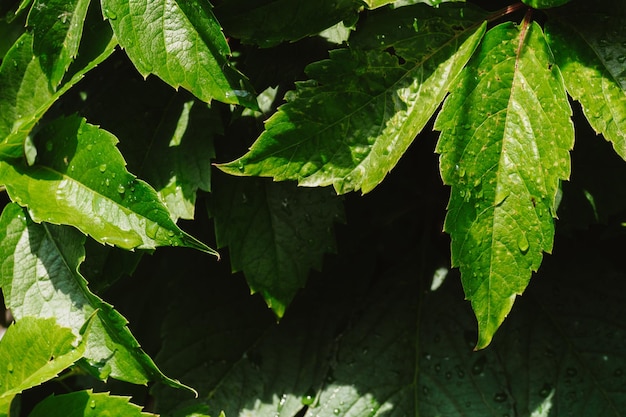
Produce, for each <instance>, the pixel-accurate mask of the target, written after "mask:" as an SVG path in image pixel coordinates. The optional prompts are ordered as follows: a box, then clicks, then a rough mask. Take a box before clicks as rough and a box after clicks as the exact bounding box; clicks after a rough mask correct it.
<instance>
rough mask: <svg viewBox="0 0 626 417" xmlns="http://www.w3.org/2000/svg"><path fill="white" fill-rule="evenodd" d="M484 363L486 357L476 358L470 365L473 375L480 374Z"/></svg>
mask: <svg viewBox="0 0 626 417" xmlns="http://www.w3.org/2000/svg"><path fill="white" fill-rule="evenodd" d="M486 363H487V357H485V356H481V357H480V358H478V359H477V360H476V362H474V365H472V374H474V375H480V374H482V373H483V370H484V369H485V364H486Z"/></svg>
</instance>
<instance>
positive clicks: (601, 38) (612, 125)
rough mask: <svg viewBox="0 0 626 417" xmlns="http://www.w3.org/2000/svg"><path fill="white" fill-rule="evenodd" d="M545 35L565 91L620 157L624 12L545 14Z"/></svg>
mask: <svg viewBox="0 0 626 417" xmlns="http://www.w3.org/2000/svg"><path fill="white" fill-rule="evenodd" d="M546 37H547V39H548V41H549V43H550V48H551V49H552V50H553V52H554V56H555V59H556V63H557V64H558V66H559V68H560V69H561V72H562V73H563V79H564V80H565V85H566V87H567V92H568V93H569V94H570V95H571V96H572V97H573V98H574V99H575V100H578V101H580V103H581V104H582V107H583V111H584V113H585V116H586V117H587V120H588V121H589V123H590V124H591V126H592V127H593V129H594V130H595V131H596V132H597V133H601V134H602V135H603V136H604V137H605V138H606V139H607V140H609V141H610V142H611V143H612V144H613V147H614V149H615V152H617V153H618V154H619V155H620V156H621V157H622V158H624V159H626V92H625V90H626V67H625V65H624V63H625V62H626V46H625V45H624V39H625V38H626V18H624V17H619V16H614V15H608V14H592V15H590V14H589V13H586V14H584V15H574V16H569V17H567V18H565V19H560V20H550V21H549V22H548V24H547V25H546Z"/></svg>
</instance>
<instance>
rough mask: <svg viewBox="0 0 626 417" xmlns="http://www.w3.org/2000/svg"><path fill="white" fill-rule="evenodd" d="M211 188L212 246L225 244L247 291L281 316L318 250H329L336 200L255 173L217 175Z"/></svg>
mask: <svg viewBox="0 0 626 417" xmlns="http://www.w3.org/2000/svg"><path fill="white" fill-rule="evenodd" d="M214 188H215V189H214V190H213V194H212V200H211V201H212V203H211V215H212V216H213V217H214V219H215V234H216V237H217V244H218V247H220V248H221V247H225V246H228V248H229V252H230V257H231V263H232V268H233V271H243V273H244V275H245V276H246V280H247V281H248V284H249V285H250V289H251V291H252V292H259V293H260V294H261V295H262V296H263V298H265V301H266V302H267V305H268V306H269V307H271V308H272V310H273V311H274V312H275V313H276V315H277V316H278V317H282V316H283V314H284V312H285V309H286V308H287V306H288V305H289V303H290V302H291V300H292V299H293V297H294V296H295V294H296V292H297V291H298V290H299V289H300V288H302V287H304V284H305V283H306V279H307V277H308V275H309V272H310V269H311V268H314V269H317V270H319V269H321V266H322V260H323V257H324V253H327V252H334V251H335V238H334V235H333V223H334V222H336V221H342V219H343V206H342V203H341V200H340V199H339V198H337V196H336V195H334V193H332V192H331V191H329V190H324V189H306V188H298V187H296V186H295V184H290V183H284V184H283V183H274V182H271V181H268V180H265V179H259V178H232V177H226V176H224V175H221V176H220V177H219V182H216V183H215V184H214Z"/></svg>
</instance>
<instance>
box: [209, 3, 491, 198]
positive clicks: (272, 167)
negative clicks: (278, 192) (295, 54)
mask: <svg viewBox="0 0 626 417" xmlns="http://www.w3.org/2000/svg"><path fill="white" fill-rule="evenodd" d="M482 17H483V16H482V14H481V13H477V12H476V11H475V10H474V9H471V8H464V7H458V6H450V7H444V5H442V6H441V7H440V8H438V9H432V8H430V7H429V6H426V5H423V4H422V5H416V6H412V7H406V8H401V9H396V10H393V11H389V12H387V13H384V14H381V15H379V16H378V17H377V18H375V17H372V18H371V19H368V21H367V22H366V24H365V25H364V26H363V28H362V29H361V31H360V32H359V33H361V35H360V36H358V37H356V38H355V39H353V40H351V42H350V43H351V45H352V46H353V48H352V49H339V50H334V51H331V55H330V59H329V60H325V61H320V62H317V63H315V64H312V65H311V66H309V68H308V69H307V71H308V73H309V75H310V76H311V78H313V80H314V81H313V80H311V81H309V82H306V83H299V84H298V86H297V90H296V91H295V92H292V93H291V94H289V95H288V96H287V99H288V103H287V104H285V105H283V106H281V107H280V109H279V111H278V112H277V113H276V114H274V115H273V116H272V117H271V118H270V119H269V120H268V121H267V124H266V130H265V132H264V133H263V134H262V135H261V136H260V137H259V138H258V139H257V141H256V142H255V143H254V144H253V145H252V147H251V148H250V151H249V152H248V153H247V154H245V155H244V156H242V157H241V158H239V159H238V160H236V161H233V162H230V163H228V164H224V165H220V166H219V167H220V169H222V170H224V171H225V172H228V173H230V174H234V175H259V176H271V177H273V178H274V179H275V180H285V179H293V180H298V182H299V183H300V184H301V185H306V186H325V185H330V184H332V185H333V186H334V187H335V189H336V190H337V191H338V192H339V193H345V192H348V191H352V190H359V189H360V190H362V191H363V192H364V193H366V192H369V191H371V190H372V189H373V188H374V187H376V185H378V184H379V183H380V182H381V181H382V180H383V179H384V178H385V176H386V175H387V173H388V172H389V171H390V170H391V169H392V168H393V167H394V166H395V165H396V163H397V162H398V161H399V159H400V158H401V157H402V155H403V154H404V152H406V150H407V148H408V147H409V145H410V144H411V143H412V142H413V139H414V138H415V135H417V133H419V132H420V131H421V130H422V129H423V128H424V126H425V125H426V123H427V122H428V120H429V119H430V117H431V116H432V114H433V112H434V111H435V110H436V109H437V107H438V106H439V104H440V102H441V100H442V99H443V98H444V96H445V94H446V93H447V91H448V87H449V85H450V84H451V83H452V81H453V80H454V78H455V77H456V76H457V74H458V73H459V72H460V71H461V69H462V68H463V65H465V63H466V62H467V60H468V59H469V57H470V56H471V54H472V52H473V51H474V49H475V47H476V45H477V44H478V42H479V40H480V38H481V37H482V34H483V32H484V29H485V26H484V25H481V24H480V22H481V19H482ZM392 21H393V22H395V23H394V26H391V25H389V24H388V23H389V22H392ZM434 28H437V32H436V35H433V30H434Z"/></svg>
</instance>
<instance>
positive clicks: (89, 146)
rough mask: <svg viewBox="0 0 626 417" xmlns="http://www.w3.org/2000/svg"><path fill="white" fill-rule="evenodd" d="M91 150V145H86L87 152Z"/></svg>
mask: <svg viewBox="0 0 626 417" xmlns="http://www.w3.org/2000/svg"><path fill="white" fill-rule="evenodd" d="M92 149H93V145H92V144H91V143H90V144H89V145H87V150H88V151H91V150H92Z"/></svg>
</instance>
